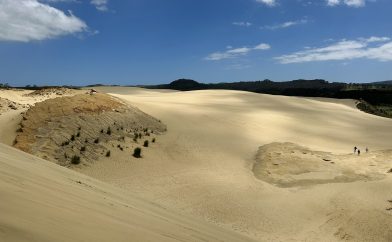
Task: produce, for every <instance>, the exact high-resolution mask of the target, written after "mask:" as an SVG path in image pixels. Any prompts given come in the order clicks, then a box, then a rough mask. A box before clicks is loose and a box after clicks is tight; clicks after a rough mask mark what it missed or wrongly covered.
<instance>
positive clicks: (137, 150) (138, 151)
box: [133, 147, 142, 158]
mask: <svg viewBox="0 0 392 242" xmlns="http://www.w3.org/2000/svg"><path fill="white" fill-rule="evenodd" d="M141 154H142V149H141V148H139V147H136V148H135V149H134V150H133V157H135V158H140V157H142V156H141Z"/></svg>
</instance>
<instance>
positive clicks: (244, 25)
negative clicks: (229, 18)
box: [233, 22, 252, 27]
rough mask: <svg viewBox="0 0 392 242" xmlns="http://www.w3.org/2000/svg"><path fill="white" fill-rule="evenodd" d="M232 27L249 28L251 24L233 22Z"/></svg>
mask: <svg viewBox="0 0 392 242" xmlns="http://www.w3.org/2000/svg"><path fill="white" fill-rule="evenodd" d="M233 25H236V26H242V27H250V26H252V23H249V22H233Z"/></svg>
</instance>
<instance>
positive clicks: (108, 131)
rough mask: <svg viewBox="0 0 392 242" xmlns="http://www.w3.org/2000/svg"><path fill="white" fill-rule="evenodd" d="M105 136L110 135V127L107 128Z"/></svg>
mask: <svg viewBox="0 0 392 242" xmlns="http://www.w3.org/2000/svg"><path fill="white" fill-rule="evenodd" d="M106 134H108V135H111V134H112V130H111V129H110V127H108V130H107V131H106Z"/></svg>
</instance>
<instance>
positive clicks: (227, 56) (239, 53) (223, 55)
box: [205, 43, 271, 61]
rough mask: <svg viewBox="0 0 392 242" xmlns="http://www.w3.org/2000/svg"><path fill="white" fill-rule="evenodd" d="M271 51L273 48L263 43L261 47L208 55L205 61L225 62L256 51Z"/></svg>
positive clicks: (236, 49) (242, 48)
mask: <svg viewBox="0 0 392 242" xmlns="http://www.w3.org/2000/svg"><path fill="white" fill-rule="evenodd" d="M268 49H271V46H270V45H269V44H265V43H261V44H259V45H256V46H254V47H241V48H235V49H232V48H231V49H228V50H226V51H224V52H214V53H212V54H210V55H208V56H207V57H206V58H205V60H210V61H219V60H224V59H233V58H238V57H240V56H245V55H248V54H249V53H250V52H252V51H255V50H268Z"/></svg>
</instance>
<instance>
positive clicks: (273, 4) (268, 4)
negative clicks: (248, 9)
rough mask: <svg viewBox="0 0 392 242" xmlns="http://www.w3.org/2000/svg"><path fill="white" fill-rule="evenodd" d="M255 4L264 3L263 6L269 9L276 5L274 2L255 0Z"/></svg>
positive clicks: (274, 0)
mask: <svg viewBox="0 0 392 242" xmlns="http://www.w3.org/2000/svg"><path fill="white" fill-rule="evenodd" d="M256 2H259V3H264V4H265V5H267V6H270V7H273V6H275V5H276V4H277V3H276V0H256Z"/></svg>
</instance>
